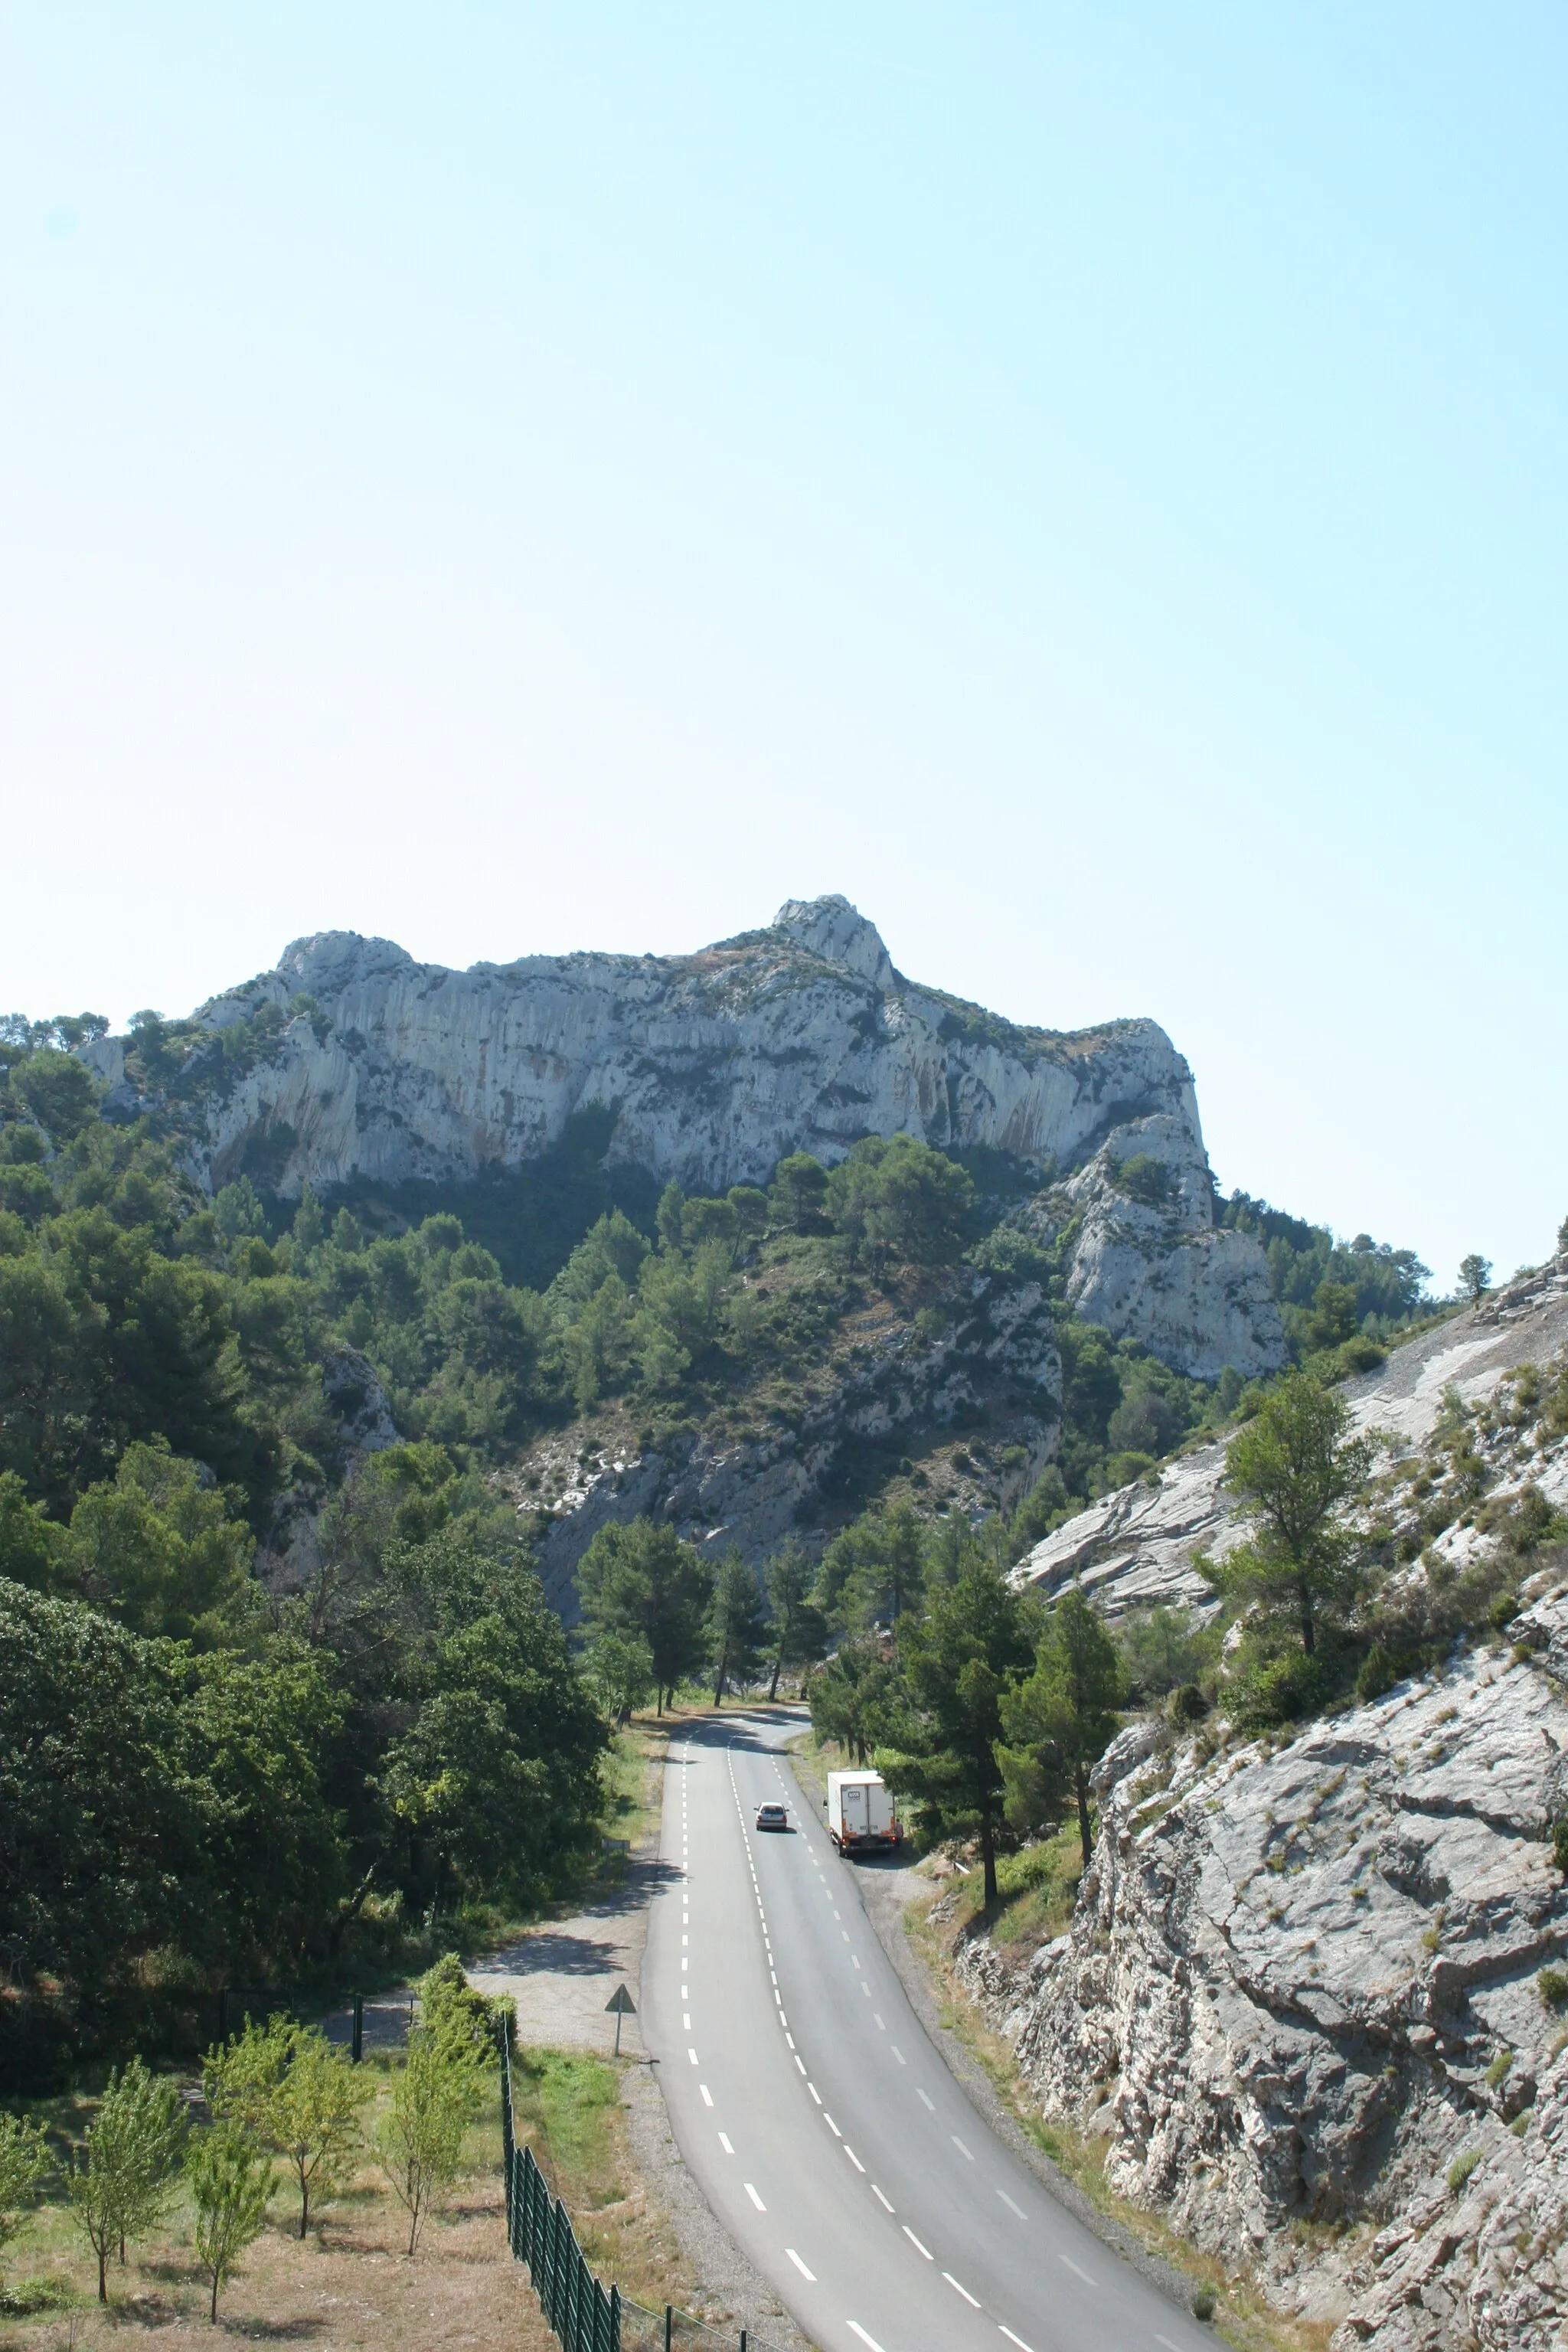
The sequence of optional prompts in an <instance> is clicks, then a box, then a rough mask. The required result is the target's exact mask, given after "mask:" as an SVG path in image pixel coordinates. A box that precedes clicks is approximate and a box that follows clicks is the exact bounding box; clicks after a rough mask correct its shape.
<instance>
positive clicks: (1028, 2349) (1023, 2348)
mask: <svg viewBox="0 0 1568 2352" xmlns="http://www.w3.org/2000/svg"><path fill="white" fill-rule="evenodd" d="M1002 2333H1003V2335H1004V2336H1005V2337H1006V2338H1007V2341H1008V2343H1009V2344H1016V2346H1017V2347H1018V2352H1034V2347H1033V2346H1032V2345H1029V2344H1026V2343H1025V2341H1024V2339H1023V2337H1022V2336H1015V2335H1014V2333H1013V2331H1012V2329H1011V2328H1010V2327H1004V2328H1003V2330H1002ZM1154 2341H1155V2343H1156V2344H1165V2343H1169V2342H1170V2339H1169V2337H1168V2336H1155V2338H1154ZM1171 2352H1176V2347H1175V2346H1174V2345H1173V2344H1172V2345H1171Z"/></svg>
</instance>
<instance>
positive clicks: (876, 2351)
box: [844, 2319, 882, 2352]
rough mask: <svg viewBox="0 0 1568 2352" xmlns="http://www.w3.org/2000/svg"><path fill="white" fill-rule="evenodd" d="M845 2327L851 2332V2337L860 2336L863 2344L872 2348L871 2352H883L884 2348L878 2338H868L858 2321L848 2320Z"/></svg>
mask: <svg viewBox="0 0 1568 2352" xmlns="http://www.w3.org/2000/svg"><path fill="white" fill-rule="evenodd" d="M844 2325H845V2326H846V2327H847V2329H848V2330H849V2333H850V2335H851V2336H858V2337H859V2338H860V2341H861V2343H862V2344H868V2345H869V2346H870V2347H871V2352H882V2347H881V2346H880V2345H879V2343H878V2341H877V2339H876V2337H875V2336H868V2335H867V2333H866V2331H865V2329H864V2328H863V2327H862V2326H861V2325H860V2322H859V2321H858V2319H847V2320H846V2321H845V2323H844Z"/></svg>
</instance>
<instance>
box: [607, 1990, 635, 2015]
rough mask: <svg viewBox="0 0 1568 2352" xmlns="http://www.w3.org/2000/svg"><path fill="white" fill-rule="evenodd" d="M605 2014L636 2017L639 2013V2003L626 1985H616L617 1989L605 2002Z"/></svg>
mask: <svg viewBox="0 0 1568 2352" xmlns="http://www.w3.org/2000/svg"><path fill="white" fill-rule="evenodd" d="M605 2014H606V2015H607V2016H611V2017H635V2016H636V2015H637V2003H636V2002H635V2001H634V2000H633V1999H632V1997H631V1995H630V1993H629V1992H628V1991H627V1990H626V1987H625V1985H617V1986H616V1990H615V1991H614V1992H613V1993H612V1994H611V1995H610V1998H609V2000H607V2001H606V2002H605Z"/></svg>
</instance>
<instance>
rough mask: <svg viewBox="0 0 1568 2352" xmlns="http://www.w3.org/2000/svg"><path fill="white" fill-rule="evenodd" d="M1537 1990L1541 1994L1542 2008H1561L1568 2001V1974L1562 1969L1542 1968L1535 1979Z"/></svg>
mask: <svg viewBox="0 0 1568 2352" xmlns="http://www.w3.org/2000/svg"><path fill="white" fill-rule="evenodd" d="M1535 1990H1536V1991H1537V1992H1538V1993H1539V1994H1540V1995H1541V2005H1542V2009H1561V2008H1562V2007H1563V2003H1564V2002H1565V2001H1568V1974H1564V1972H1563V1969H1542V1971H1541V1973H1540V1975H1539V1976H1538V1977H1537V1978H1536V1979H1535Z"/></svg>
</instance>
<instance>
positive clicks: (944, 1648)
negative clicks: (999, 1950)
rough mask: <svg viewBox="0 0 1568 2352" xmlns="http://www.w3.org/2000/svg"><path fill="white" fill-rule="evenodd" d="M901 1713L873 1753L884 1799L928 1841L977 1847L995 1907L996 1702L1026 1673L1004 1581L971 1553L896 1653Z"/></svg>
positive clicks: (1019, 1618) (1013, 1603) (999, 1788)
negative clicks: (903, 1799)
mask: <svg viewBox="0 0 1568 2352" xmlns="http://www.w3.org/2000/svg"><path fill="white" fill-rule="evenodd" d="M901 1648H902V1661H903V1685H904V1691H905V1694H906V1702H907V1703H906V1706H905V1709H904V1711H903V1713H902V1715H901V1717H900V1719H899V1721H898V1722H897V1724H896V1725H895V1726H894V1727H893V1728H892V1729H891V1730H889V1734H888V1745H887V1746H886V1747H879V1748H878V1750H877V1768H878V1769H879V1771H880V1773H881V1774H882V1777H883V1779H884V1780H886V1781H887V1783H888V1785H889V1788H890V1789H895V1790H898V1791H899V1792H900V1794H901V1795H904V1796H908V1797H912V1798H914V1799H915V1800H916V1801H918V1803H919V1804H920V1806H921V1811H922V1814H923V1816H924V1818H925V1820H926V1822H927V1823H928V1824H929V1826H930V1828H931V1832H932V1833H933V1834H934V1835H935V1836H936V1837H938V1838H942V1839H959V1838H978V1840H979V1842H980V1853H981V1860H982V1863H983V1864H984V1874H985V1900H986V1902H987V1903H994V1901H995V1900H996V1834H997V1831H998V1829H999V1828H1000V1826H1001V1823H1002V1818H1003V1798H1004V1789H1005V1784H1004V1780H1003V1775H1002V1767H1001V1764H1000V1762H999V1761H998V1758H997V1745H998V1742H999V1741H1000V1739H1001V1738H1002V1733H1003V1722H1002V1713H1001V1706H1002V1696H1003V1693H1004V1692H1005V1689H1006V1687H1007V1685H1008V1684H1009V1682H1011V1681H1012V1680H1014V1679H1015V1678H1016V1677H1017V1676H1018V1675H1021V1674H1022V1673H1023V1672H1025V1671H1026V1668H1027V1667H1028V1665H1029V1664H1030V1656H1029V1644H1028V1639H1027V1635H1026V1630H1025V1625H1024V1615H1023V1611H1022V1608H1021V1605H1020V1603H1019V1601H1018V1597H1017V1595H1016V1593H1015V1592H1014V1591H1013V1589H1012V1587H1011V1585H1010V1584H1009V1583H1008V1581H1007V1579H1006V1576H1005V1572H1004V1571H1003V1570H1000V1569H998V1568H997V1567H995V1566H994V1564H993V1563H992V1562H991V1561H989V1560H987V1559H984V1558H983V1557H981V1556H980V1555H979V1554H978V1553H977V1552H973V1551H972V1552H971V1553H970V1554H969V1556H968V1557H967V1558H966V1559H965V1561H964V1564H963V1568H962V1569H961V1570H960V1573H959V1575H958V1577H957V1578H956V1580H954V1582H953V1583H952V1584H950V1585H946V1586H943V1587H941V1588H939V1589H937V1590H936V1591H932V1592H931V1596H930V1599H929V1601H928V1602H927V1605H926V1612H925V1614H924V1616H923V1617H922V1618H921V1620H920V1622H919V1623H918V1624H917V1625H916V1626H915V1627H914V1628H913V1629H912V1630H910V1631H907V1632H906V1633H905V1635H904V1637H903V1642H902V1644H901Z"/></svg>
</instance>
